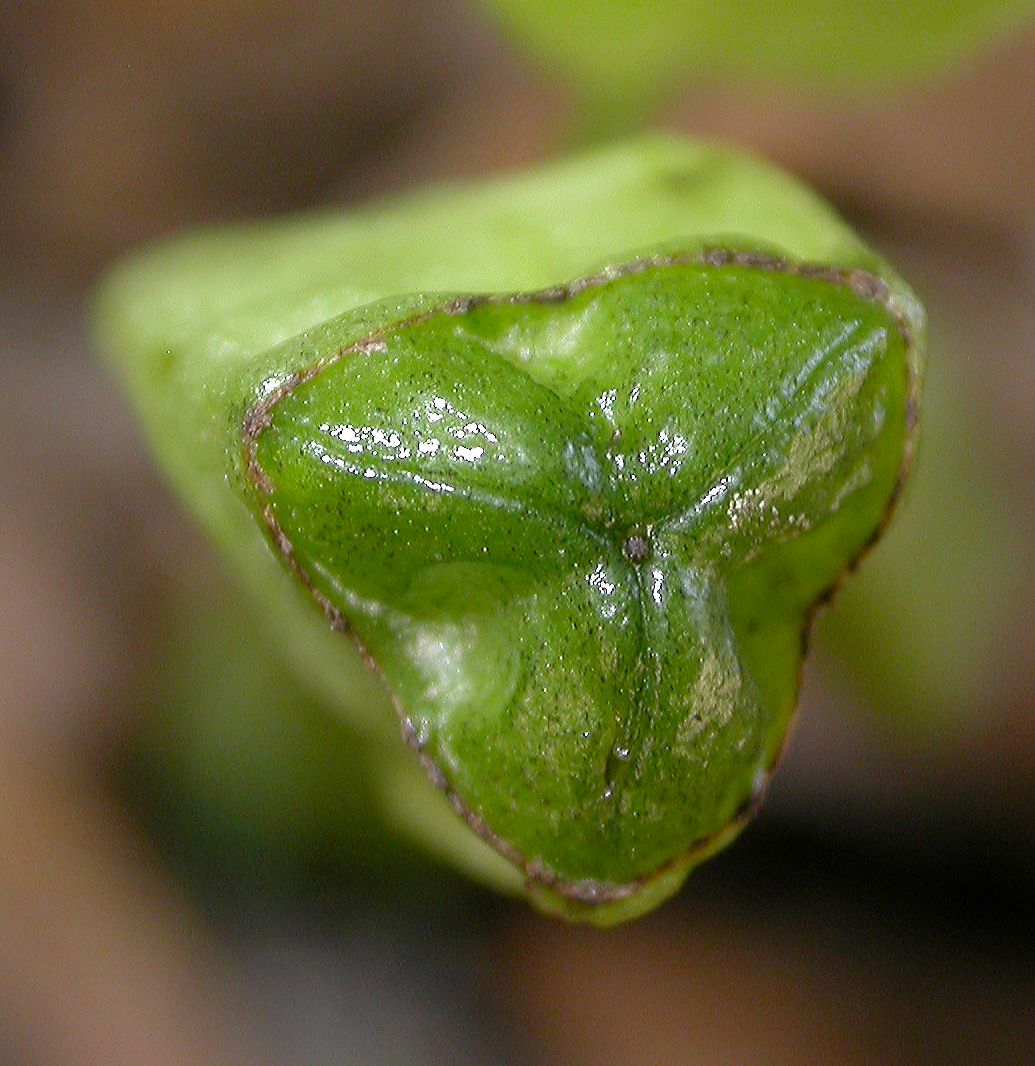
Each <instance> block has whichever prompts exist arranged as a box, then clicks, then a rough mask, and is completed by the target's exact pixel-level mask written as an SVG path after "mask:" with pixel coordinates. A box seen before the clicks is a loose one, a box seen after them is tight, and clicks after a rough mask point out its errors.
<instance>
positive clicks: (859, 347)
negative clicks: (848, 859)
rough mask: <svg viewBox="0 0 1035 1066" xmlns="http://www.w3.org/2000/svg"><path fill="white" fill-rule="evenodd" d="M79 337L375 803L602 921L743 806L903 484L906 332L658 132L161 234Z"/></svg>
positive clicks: (876, 302)
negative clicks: (358, 751)
mask: <svg viewBox="0 0 1035 1066" xmlns="http://www.w3.org/2000/svg"><path fill="white" fill-rule="evenodd" d="M731 234H733V236H730V235H731ZM707 248H725V249H750V250H751V251H750V253H737V254H732V253H730V252H703V251H702V249H707ZM756 250H760V251H756ZM602 263H609V264H611V266H610V267H609V268H608V269H606V270H604V271H603V272H602V273H601V272H600V265H601V264H602ZM803 263H805V264H818V266H812V267H805V266H802V265H801V264H803ZM577 279H584V280H582V281H579V280H577ZM546 287H551V288H549V291H546V292H543V291H541V290H543V289H544V288H546ZM442 289H448V290H452V291H453V292H457V291H460V292H464V291H467V292H495V293H502V294H503V295H500V296H494V297H491V298H479V299H474V300H471V299H467V298H456V297H451V296H447V295H441V290H442ZM436 290H438V291H436ZM508 293H511V294H514V293H518V294H520V295H507V294H508ZM100 321H101V328H102V332H103V335H104V338H105V341H106V343H107V345H108V347H109V350H111V351H112V352H113V353H114V355H115V357H116V359H117V362H118V364H119V367H120V369H121V371H122V373H123V374H124V376H125V378H126V379H127V381H128V383H129V386H130V389H131V392H132V394H133V396H134V398H135V400H136V402H137V404H138V407H139V409H140V411H141V414H142V417H143V420H144V422H145V425H146V426H147V427H148V429H149V430H150V432H151V435H152V439H153V441H154V443H155V446H156V449H157V451H158V454H159V455H160V456H161V458H162V459H163V461H164V463H165V465H166V468H167V469H168V470H169V471H170V473H171V474H172V476H173V478H174V479H175V480H176V481H177V483H178V484H179V486H180V488H181V490H182V491H183V492H184V495H185V497H186V498H187V499H188V500H189V501H190V503H191V504H192V505H193V506H194V507H195V509H196V510H197V511H198V513H199V514H200V516H201V517H202V519H203V520H204V521H205V522H206V524H207V525H208V527H209V529H210V530H211V531H212V532H213V534H214V535H215V536H216V537H217V538H218V539H219V541H220V543H221V544H222V546H223V547H224V548H225V550H226V551H227V553H228V555H229V556H230V557H231V559H233V560H234V562H235V563H236V565H237V567H238V570H239V572H240V574H241V575H242V577H243V578H244V579H245V581H246V582H247V583H248V584H249V585H250V587H251V588H252V590H253V592H254V594H255V602H256V604H257V608H258V610H259V612H260V613H261V614H262V615H263V617H264V618H265V619H266V620H267V622H268V624H269V626H270V629H271V632H272V633H273V638H272V639H273V640H274V641H275V642H276V643H277V645H278V646H280V647H282V648H283V649H284V650H285V651H286V652H287V653H289V654H290V655H291V656H292V657H293V659H294V662H295V664H296V666H297V667H298V668H299V670H300V673H301V675H302V676H303V677H304V678H305V679H306V680H307V681H308V682H309V683H310V684H312V685H313V686H314V687H316V688H317V689H319V691H321V692H322V693H323V694H324V695H325V696H329V697H330V698H331V699H332V700H333V701H334V702H335V704H336V706H338V707H339V708H340V710H341V712H342V714H343V715H344V716H346V717H347V719H348V720H349V721H350V722H351V723H352V725H353V726H354V727H356V728H358V729H360V730H361V731H362V732H363V733H364V734H365V735H366V736H367V737H368V738H373V739H374V740H376V741H378V742H380V743H382V744H384V745H385V751H386V759H387V760H388V761H387V762H386V764H385V765H386V771H385V774H384V775H383V778H382V781H381V787H382V789H383V792H382V799H383V803H384V808H385V810H386V812H387V813H388V814H389V816H390V817H391V818H392V819H394V820H395V821H396V822H397V824H399V825H402V826H404V827H406V828H407V829H408V831H410V832H411V833H413V834H414V835H416V836H418V837H420V838H421V839H423V840H425V841H426V842H428V843H429V845H430V846H433V847H435V848H436V849H437V850H439V851H441V852H443V853H448V854H450V855H452V856H453V857H454V858H455V860H456V861H457V862H459V863H460V864H462V865H464V866H466V867H468V868H470V869H474V870H476V871H477V872H478V874H479V876H482V877H485V878H486V879H488V880H491V881H493V882H495V883H497V884H500V885H509V886H513V885H514V884H515V883H516V879H515V873H516V872H520V874H521V876H522V877H524V878H525V879H526V881H527V884H526V890H527V891H528V892H529V893H530V894H531V895H532V896H534V897H535V898H536V899H537V900H538V901H539V902H540V904H541V905H543V906H546V907H549V908H551V909H556V910H560V911H562V912H563V913H566V914H568V915H570V916H575V917H590V918H592V919H593V920H595V921H599V922H609V921H614V920H620V919H622V918H626V917H629V916H631V915H633V914H636V913H640V912H642V911H643V910H645V909H648V908H649V907H650V906H652V905H654V904H655V903H656V902H658V901H659V900H660V899H661V898H664V896H666V895H668V894H670V893H671V892H672V891H674V890H675V889H676V888H677V887H678V885H679V883H680V882H681V880H682V878H683V877H684V876H685V873H686V871H687V869H689V868H690V866H692V865H693V864H694V863H695V862H697V861H700V859H701V858H703V857H704V856H705V855H706V854H708V853H710V852H711V851H713V850H714V849H715V848H716V847H718V846H720V845H721V844H722V843H724V842H725V841H726V840H728V839H730V838H731V837H732V835H733V834H734V833H735V831H736V828H737V826H738V825H739V824H740V816H741V815H742V814H743V813H744V812H745V811H746V810H747V808H749V807H750V806H751V805H752V804H753V802H754V801H755V798H756V796H757V794H758V792H759V790H760V788H761V787H762V785H763V784H764V781H765V777H766V774H767V772H768V770H769V768H770V767H771V765H772V762H773V760H774V759H775V757H776V754H777V752H778V751H779V748H780V745H781V742H782V738H783V735H784V732H785V730H786V726H787V722H788V718H789V716H790V714H791V712H792V710H793V703H794V695H795V690H796V687H797V676H798V670H799V665H800V658H801V651H802V638H803V633H804V630H805V628H806V625H807V620H808V618H809V615H810V612H811V609H812V606H813V604H814V602H815V601H816V599H817V598H818V597H819V596H821V595H822V593H823V592H824V591H825V590H826V589H828V588H829V587H830V586H831V585H832V584H833V583H835V582H836V581H837V579H838V577H839V575H840V574H841V573H842V572H843V570H844V569H845V567H846V566H847V565H848V564H849V563H850V562H851V561H852V560H853V559H854V558H855V557H856V556H857V555H858V554H859V552H860V551H861V550H862V548H863V547H864V546H865V545H866V543H868V541H869V540H870V539H871V538H872V537H873V535H874V533H875V531H876V529H877V527H878V526H879V525H880V523H881V521H882V520H883V517H884V515H885V513H886V511H887V508H888V505H889V503H890V501H891V498H892V496H893V494H894V492H895V489H896V486H897V484H898V480H899V478H900V475H901V473H902V470H903V468H904V465H905V462H906V459H907V457H908V453H909V451H910V447H911V441H910V429H909V424H910V417H911V416H910V411H911V407H912V397H913V394H914V392H915V388H916V381H917V376H918V373H919V361H920V356H919V353H920V351H921V350H922V343H923V316H922V312H921V311H920V309H919V307H918V305H917V304H916V302H915V300H914V299H913V298H912V296H911V294H910V293H909V291H908V289H907V288H906V287H905V286H904V285H903V284H902V282H901V281H900V280H898V279H897V278H896V277H895V276H894V275H893V274H892V273H891V272H890V271H888V270H887V268H886V267H885V266H884V265H883V264H882V263H881V262H880V261H879V260H878V259H877V258H876V257H875V256H873V255H872V253H870V252H868V251H867V250H866V249H865V248H864V247H863V246H862V245H861V244H860V243H859V242H858V240H857V239H856V238H855V237H854V236H853V235H852V234H851V232H850V231H849V230H848V229H847V228H846V227H845V226H844V225H843V223H841V222H840V221H839V220H838V219H837V218H836V217H835V216H834V215H833V214H832V213H831V212H830V211H829V210H828V209H827V208H825V207H824V206H823V205H822V204H821V203H819V202H818V201H817V200H815V199H814V198H813V197H812V196H810V195H809V194H808V193H807V192H805V191H804V190H802V189H800V188H799V187H797V186H796V185H794V184H793V183H792V182H790V181H789V180H788V179H786V178H784V177H783V176H782V175H780V174H779V173H777V172H774V171H772V170H771V169H769V168H766V167H763V166H761V165H759V164H757V163H755V162H753V161H751V160H748V159H743V158H739V157H736V156H733V155H731V154H729V153H726V152H723V151H721V150H717V149H714V148H710V147H707V146H700V145H694V144H688V143H685V142H682V141H678V140H673V139H666V138H657V137H653V138H644V139H641V140H638V141H635V142H631V143H629V144H626V145H622V146H618V147H615V148H612V149H609V150H607V151H604V152H598V153H596V154H594V155H590V156H586V157H584V158H581V159H578V160H575V161H573V162H570V163H567V164H562V165H559V166H555V167H552V168H546V169H544V170H542V171H540V172H539V173H536V174H532V175H529V176H527V177H522V178H516V179H512V180H510V181H505V182H495V183H491V184H487V185H485V186H482V187H473V188H471V189H458V190H442V191H438V192H436V193H433V194H430V195H425V196H422V197H417V198H413V199H411V200H409V201H402V202H400V203H398V204H396V205H393V206H390V207H387V208H385V209H382V210H380V211H372V212H369V213H367V214H365V215H362V214H361V215H354V216H351V217H344V218H341V217H337V216H328V217H326V218H319V217H317V218H313V219H309V220H302V221H298V222H293V223H286V224H280V225H272V226H268V227H257V228H254V229H250V230H244V231H239V232H236V233H235V232H230V233H227V234H217V235H211V236H209V235H202V236H201V237H196V238H188V239H187V240H184V241H180V242H175V243H173V244H171V245H168V246H166V247H165V248H159V249H158V250H156V251H155V252H153V253H151V254H149V255H147V256H145V257H144V258H142V259H141V260H139V261H138V262H136V263H131V264H129V265H128V266H127V267H126V268H124V269H123V270H122V271H121V272H120V273H119V274H117V275H116V276H115V277H114V278H113V280H112V281H111V282H110V283H109V286H108V288H107V290H106V292H105V293H104V295H103V297H102V302H101V311H100ZM314 601H316V602H317V603H318V604H320V605H322V607H323V608H324V610H323V613H321V612H319V611H317V610H315V609H314V606H313V604H314ZM328 619H329V620H330V621H331V622H332V623H333V624H334V625H335V626H336V627H337V628H339V629H351V630H352V631H353V636H354V637H355V638H357V641H358V644H359V645H361V646H362V648H363V649H365V652H366V653H367V654H369V655H370V656H372V658H373V659H374V660H376V663H377V666H378V669H379V671H380V674H381V676H382V677H383V680H384V682H385V686H386V689H387V690H388V691H390V693H391V695H392V698H393V701H394V703H395V707H396V710H397V711H398V712H399V713H400V714H401V715H402V718H403V720H404V723H405V726H406V733H407V736H408V739H409V740H410V742H411V743H412V744H413V745H414V746H416V747H418V748H419V749H420V750H421V752H422V756H423V761H424V763H425V769H426V770H428V771H429V772H430V776H431V778H432V779H433V780H434V781H435V783H436V784H437V785H438V786H439V789H440V792H439V794H438V795H436V792H435V790H434V789H433V788H432V787H431V786H430V785H429V784H427V782H424V783H421V782H420V779H421V777H422V776H423V774H424V770H422V769H421V766H420V762H419V761H418V759H417V758H416V757H411V758H410V759H409V760H408V761H407V762H406V769H400V765H401V764H400V763H399V760H398V756H397V751H398V741H397V740H396V739H393V738H394V737H397V736H398V724H397V722H398V718H397V716H396V714H395V713H394V712H393V711H392V710H391V708H390V706H388V704H387V703H386V700H385V697H384V695H383V692H384V690H382V689H379V688H378V686H377V685H376V683H374V682H372V680H371V676H372V675H371V676H367V677H364V676H363V674H362V672H361V666H362V656H361V654H360V652H359V651H357V650H356V648H354V647H353V644H352V642H350V640H349V639H347V638H346V637H343V636H342V634H341V633H339V632H334V631H333V628H332V626H331V625H328ZM364 686H365V687H364ZM393 723H395V724H393ZM389 752H391V754H388V753H389ZM443 792H445V793H447V794H448V797H449V800H450V801H451V802H452V804H453V806H454V807H455V808H456V809H457V810H459V811H460V813H461V814H462V815H463V816H464V817H465V819H466V820H467V823H468V825H469V826H471V827H472V828H474V829H475V831H476V833H477V834H478V836H477V837H476V836H475V835H473V834H470V831H469V830H468V829H467V828H466V827H465V826H464V824H463V822H462V821H460V820H459V819H456V818H455V817H446V816H445V814H444V811H445V809H446V807H447V804H446V801H445V799H444V798H443V794H442V793H443ZM465 832H466V833H467V834H468V837H467V840H466V841H462V840H461V836H462V835H463V833H465ZM478 837H480V838H482V840H484V841H487V842H488V844H491V845H492V847H493V848H494V849H495V850H496V852H497V853H498V854H496V855H494V854H493V852H492V851H491V850H489V847H488V845H487V844H484V843H478V844H477V847H475V846H474V844H473V843H472V842H477V840H478ZM479 849H480V850H479ZM500 855H502V856H503V859H501V858H500V857H499V856H500ZM515 868H516V870H515Z"/></svg>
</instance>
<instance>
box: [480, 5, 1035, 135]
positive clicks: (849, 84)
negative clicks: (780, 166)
mask: <svg viewBox="0 0 1035 1066" xmlns="http://www.w3.org/2000/svg"><path fill="white" fill-rule="evenodd" d="M479 2H480V3H481V4H482V5H483V6H485V7H488V8H490V9H491V10H492V11H493V12H494V14H495V15H496V16H497V18H498V21H499V23H500V24H501V25H502V26H503V27H504V29H505V30H506V31H508V32H509V33H510V35H511V36H512V37H513V38H514V39H515V40H516V41H518V42H519V43H520V44H521V45H522V46H523V47H524V48H526V49H527V50H528V51H529V52H531V53H532V54H534V55H536V56H537V57H539V58H540V59H541V60H542V61H543V62H545V63H546V64H547V65H548V66H549V67H551V68H553V69H554V70H555V71H557V72H558V73H559V74H560V75H561V76H562V77H564V78H565V79H566V80H567V81H568V82H570V83H571V84H572V85H573V86H574V87H575V88H576V89H577V90H578V92H579V93H580V94H581V95H582V96H583V98H584V99H585V100H586V102H587V103H588V104H589V105H590V106H591V107H595V108H597V109H598V110H603V111H607V112H610V113H625V114H635V113H636V111H637V110H638V109H640V108H642V107H644V106H646V105H647V104H649V103H650V101H651V100H652V99H653V98H655V97H656V96H658V95H659V94H661V93H663V92H664V91H665V90H667V89H668V88H669V87H670V86H671V85H673V84H674V83H676V82H678V81H680V80H691V79H696V80H700V79H704V78H713V77H716V76H719V77H730V78H736V79H737V80H738V81H741V82H743V81H745V80H749V81H750V80H779V81H780V82H783V83H789V84H793V85H800V86H804V87H818V88H824V89H837V90H845V89H857V88H867V87H881V86H884V85H891V84H901V83H903V82H911V81H917V80H920V79H922V78H924V77H926V76H928V75H930V74H933V73H936V72H937V71H939V70H942V69H945V68H947V67H950V66H952V65H953V64H955V63H957V62H958V61H959V60H961V59H963V58H964V57H966V56H967V55H968V54H969V53H971V52H973V51H974V50H976V49H978V48H980V47H981V46H982V45H985V44H987V43H988V42H990V41H992V40H994V39H995V38H997V37H999V36H1000V35H1002V34H1003V33H1005V32H1007V31H1009V30H1010V29H1012V28H1013V27H1015V26H1016V25H1018V24H1019V23H1021V22H1022V21H1023V20H1024V19H1025V18H1028V17H1030V16H1031V15H1032V13H1033V12H1035V4H1033V3H1032V0H956V2H951V0H950V2H947V3H943V2H939V0H914V2H911V3H903V2H901V0H870V2H869V3H848V2H847V0H750V2H747V0H739V2H738V0H734V2H732V3H723V2H718V0H653V2H650V3H648V2H643V0H479Z"/></svg>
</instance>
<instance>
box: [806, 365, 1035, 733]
mask: <svg viewBox="0 0 1035 1066" xmlns="http://www.w3.org/2000/svg"><path fill="white" fill-rule="evenodd" d="M963 388H964V386H963V383H962V382H961V381H960V380H959V376H958V370H957V369H956V367H955V365H954V364H953V363H952V361H951V360H949V359H947V358H940V359H934V360H932V361H931V363H930V365H929V367H928V370H927V380H926V382H925V388H924V402H923V419H922V423H923V434H922V437H921V446H920V456H919V461H918V463H917V469H916V471H915V472H914V475H913V477H912V478H911V479H910V483H909V485H908V486H907V490H906V494H905V499H904V500H903V502H902V504H901V507H900V513H899V514H898V515H897V516H896V519H895V521H894V522H892V523H891V526H890V528H889V529H888V531H887V533H886V534H885V536H884V538H882V540H881V543H880V544H879V545H877V547H876V548H875V549H874V558H873V560H872V562H871V564H870V565H867V566H863V567H862V568H861V570H860V573H859V574H858V575H856V576H855V577H854V578H853V579H852V580H851V581H848V582H846V584H845V588H844V590H843V592H842V594H841V595H840V596H839V598H838V602H837V610H835V611H833V612H831V614H830V616H829V617H828V618H825V619H824V620H823V623H822V625H821V626H820V634H821V639H820V644H821V646H823V647H825V648H826V650H827V651H829V652H831V653H833V654H834V655H836V656H837V657H838V658H840V659H841V660H842V661H843V663H844V664H845V669H846V670H847V672H848V674H849V676H850V678H851V680H852V682H853V683H854V684H855V685H856V686H857V687H858V689H859V690H860V691H861V693H862V694H863V695H864V696H865V697H866V698H867V700H868V702H869V703H870V704H871V705H872V706H873V707H874V709H876V710H878V711H881V712H883V713H885V714H886V716H887V718H888V719H889V720H893V721H896V722H898V723H899V724H904V725H905V726H907V727H915V728H917V729H921V730H923V729H945V728H947V727H948V728H953V727H955V726H965V724H966V721H967V719H968V718H969V717H971V716H973V715H974V714H975V713H977V712H979V711H980V710H981V708H982V704H983V702H984V700H985V699H986V698H987V693H989V692H990V691H992V690H993V689H994V683H993V682H994V677H995V674H996V671H997V670H998V669H999V662H998V658H999V657H998V655H997V646H998V645H999V644H1000V643H1001V641H1002V639H1003V633H1004V630H1005V628H1006V627H1007V626H1008V625H1009V624H1010V611H1009V610H1007V609H1006V608H1007V606H1008V605H1009V604H1010V602H1011V601H1012V600H1013V598H1014V597H1015V595H1016V588H1017V585H1018V581H1019V580H1020V578H1021V574H1020V570H1021V566H1022V562H1021V561H1022V560H1023V558H1024V545H1023V541H1022V533H1021V532H1020V531H1019V530H1018V529H1017V528H1016V526H1015V525H1013V524H1011V522H1010V521H1009V517H1008V516H1009V515H1010V513H1011V510H1010V507H1009V501H1008V500H1005V499H1003V498H1002V492H1001V489H1000V488H999V485H998V483H997V482H996V481H995V479H994V478H992V477H990V476H989V475H990V466H991V464H992V459H991V458H990V457H989V456H988V455H987V454H984V453H983V452H982V448H981V442H980V437H981V433H980V428H981V427H980V425H978V424H977V423H976V422H975V409H974V407H973V406H972V405H970V404H968V403H967V400H966V397H965V395H964V393H963Z"/></svg>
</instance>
